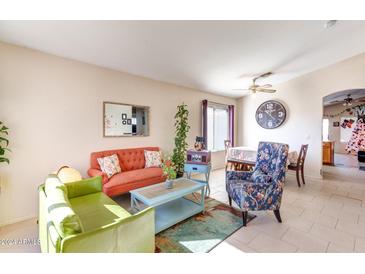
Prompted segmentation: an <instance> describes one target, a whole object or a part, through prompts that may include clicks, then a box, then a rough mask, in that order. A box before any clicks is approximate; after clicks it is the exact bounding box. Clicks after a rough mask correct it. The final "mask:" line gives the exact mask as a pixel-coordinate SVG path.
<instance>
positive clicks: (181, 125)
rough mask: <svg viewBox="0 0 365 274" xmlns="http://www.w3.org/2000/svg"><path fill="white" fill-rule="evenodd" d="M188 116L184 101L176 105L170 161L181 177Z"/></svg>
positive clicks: (186, 145) (186, 144) (186, 146)
mask: <svg viewBox="0 0 365 274" xmlns="http://www.w3.org/2000/svg"><path fill="white" fill-rule="evenodd" d="M188 118H189V110H188V106H187V105H186V104H184V103H182V104H181V105H179V106H177V112H176V115H175V133H176V136H175V148H174V152H173V155H172V162H173V163H174V166H175V170H176V173H177V176H178V177H181V176H182V175H183V174H184V163H185V157H186V150H187V148H188V143H187V142H186V138H187V137H188V133H189V130H190V126H189V123H188V122H189V121H188Z"/></svg>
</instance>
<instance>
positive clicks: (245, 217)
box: [242, 211, 248, 226]
mask: <svg viewBox="0 0 365 274" xmlns="http://www.w3.org/2000/svg"><path fill="white" fill-rule="evenodd" d="M247 216H248V211H242V221H243V226H247Z"/></svg>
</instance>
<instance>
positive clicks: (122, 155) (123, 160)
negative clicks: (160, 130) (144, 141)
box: [90, 147, 160, 171]
mask: <svg viewBox="0 0 365 274" xmlns="http://www.w3.org/2000/svg"><path fill="white" fill-rule="evenodd" d="M145 150H152V151H159V150H160V149H159V148H158V147H140V148H128V149H116V150H106V151H99V152H93V153H91V157H90V167H91V168H93V169H100V166H99V163H98V160H97V158H103V157H106V156H110V155H113V154H117V155H118V158H119V164H120V167H121V169H122V170H123V171H130V170H136V169H142V168H144V166H145V159H144V151H145Z"/></svg>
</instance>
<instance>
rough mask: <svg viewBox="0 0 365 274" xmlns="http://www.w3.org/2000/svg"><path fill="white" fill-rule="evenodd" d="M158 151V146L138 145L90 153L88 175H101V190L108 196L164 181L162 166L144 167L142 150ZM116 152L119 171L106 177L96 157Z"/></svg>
mask: <svg viewBox="0 0 365 274" xmlns="http://www.w3.org/2000/svg"><path fill="white" fill-rule="evenodd" d="M145 150H153V151H159V150H160V149H159V148H158V147H140V148H129V149H117V150H106V151H99V152H93V153H91V157H90V169H89V170H88V172H87V173H88V175H89V176H92V177H93V176H102V178H103V192H104V193H105V194H107V195H108V196H117V195H120V194H123V193H126V192H128V191H130V190H133V189H136V188H140V187H144V186H148V185H152V184H157V183H161V182H164V181H165V180H166V177H165V176H164V175H163V171H162V168H160V167H151V168H145V158H144V151H145ZM113 154H117V155H118V158H119V164H120V167H121V169H122V172H121V173H118V174H115V175H114V176H112V177H111V178H109V179H108V177H107V175H106V174H105V173H104V172H102V171H101V169H100V166H99V163H98V161H97V158H102V157H105V156H110V155H113Z"/></svg>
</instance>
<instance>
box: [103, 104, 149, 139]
mask: <svg viewBox="0 0 365 274" xmlns="http://www.w3.org/2000/svg"><path fill="white" fill-rule="evenodd" d="M149 112H150V108H149V107H148V106H140V105H133V104H126V103H117V102H103V137H141V136H149Z"/></svg>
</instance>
